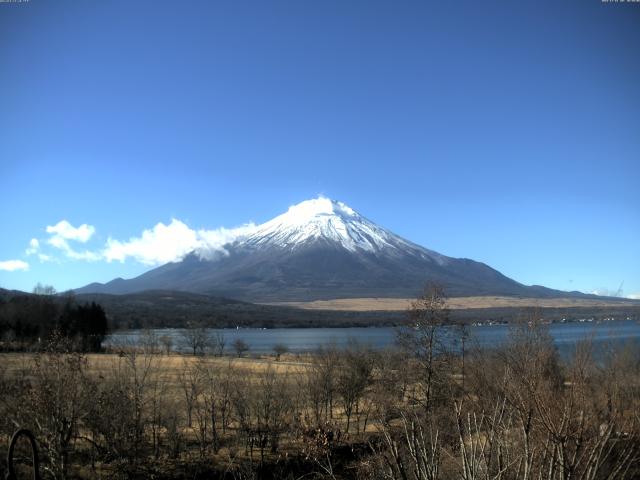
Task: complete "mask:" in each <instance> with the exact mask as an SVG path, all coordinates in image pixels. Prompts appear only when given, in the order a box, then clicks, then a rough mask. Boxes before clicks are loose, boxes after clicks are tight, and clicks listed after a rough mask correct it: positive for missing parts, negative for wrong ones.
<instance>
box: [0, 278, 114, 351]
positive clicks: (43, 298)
mask: <svg viewBox="0 0 640 480" xmlns="http://www.w3.org/2000/svg"><path fill="white" fill-rule="evenodd" d="M108 331H109V325H108V321H107V316H106V314H105V311H104V309H103V308H102V306H100V305H99V304H97V303H95V302H90V303H89V302H86V303H78V302H77V301H76V299H75V297H74V296H73V295H72V294H65V295H63V296H57V295H56V292H55V290H54V289H53V287H49V286H42V285H40V284H38V285H37V286H36V287H35V288H34V293H33V294H32V295H28V294H25V295H14V296H11V297H10V298H5V299H2V298H0V349H2V350H28V349H38V348H43V346H44V345H45V344H46V343H47V342H48V341H49V340H50V338H51V337H52V336H53V335H60V336H62V337H65V338H68V339H70V340H71V341H72V343H73V348H74V349H76V350H79V351H84V352H95V351H99V350H100V349H101V345H102V341H103V340H104V338H105V337H106V335H107V333H108Z"/></svg>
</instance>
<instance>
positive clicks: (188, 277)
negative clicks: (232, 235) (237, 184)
mask: <svg viewBox="0 0 640 480" xmlns="http://www.w3.org/2000/svg"><path fill="white" fill-rule="evenodd" d="M427 282H435V283H439V284H441V285H442V286H443V287H444V288H445V290H446V292H447V294H448V295H449V296H475V295H505V296H521V297H531V296H533V297H540V298H548V297H561V296H578V297H584V296H587V295H586V294H583V293H580V292H577V293H576V292H563V291H559V290H553V289H549V288H546V287H542V286H526V285H523V284H521V283H519V282H517V281H515V280H513V279H510V278H508V277H506V276H505V275H503V274H502V273H500V272H499V271H497V270H495V269H493V268H491V267H490V266H488V265H486V264H484V263H481V262H477V261H475V260H472V259H468V258H453V257H448V256H446V255H442V254H440V253H438V252H435V251H432V250H429V249H427V248H425V247H422V246H420V245H417V244H415V243H413V242H411V241H409V240H406V239H404V238H402V237H400V236H398V235H396V234H394V233H392V232H391V231H389V230H387V229H385V228H383V227H381V226H379V225H377V224H375V223H374V222H372V221H370V220H368V219H367V218H365V217H364V216H362V215H360V214H359V213H357V212H356V211H355V210H353V209H352V208H351V207H349V206H347V205H346V204H344V203H342V202H337V201H334V200H330V199H327V198H323V197H320V198H317V199H314V200H307V201H304V202H301V203H299V204H297V205H293V206H291V207H290V208H289V209H288V210H287V212H285V213H283V214H282V215H279V216H277V217H275V218H273V219H271V220H269V221H267V222H265V223H262V224H260V225H258V226H256V227H255V228H253V229H252V230H251V231H250V232H248V233H246V234H245V235H243V236H242V237H239V238H237V239H236V240H235V241H233V242H231V243H228V244H227V245H225V246H224V247H223V254H222V255H220V254H217V255H215V258H213V259H211V258H207V257H205V256H203V255H201V254H199V253H198V252H191V253H190V254H188V255H187V256H185V257H184V258H183V259H182V260H180V261H179V262H174V263H167V264H164V265H162V266H159V267H157V268H154V269H152V270H150V271H148V272H146V273H143V274H142V275H139V276H138V277H135V278H132V279H129V280H124V279H121V278H117V279H114V280H112V281H111V282H107V283H105V284H100V283H92V284H89V285H86V286H85V287H82V288H79V289H77V290H76V292H77V293H111V294H125V293H135V292H139V291H144V290H158V289H161V290H178V291H187V292H193V293H201V294H207V295H217V296H223V297H229V298H237V299H240V300H244V301H250V302H277V301H313V300H328V299H334V298H335V299H337V298H351V297H353V298H358V297H386V298H402V297H415V296H416V295H418V294H419V293H420V291H421V289H422V288H423V286H424V284H425V283H427Z"/></svg>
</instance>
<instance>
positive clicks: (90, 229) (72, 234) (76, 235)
mask: <svg viewBox="0 0 640 480" xmlns="http://www.w3.org/2000/svg"><path fill="white" fill-rule="evenodd" d="M95 231H96V229H95V227H94V226H93V225H87V224H86V223H83V224H82V225H80V226H79V227H77V228H76V227H74V226H73V225H71V224H70V223H69V222H67V221H66V220H60V221H59V222H58V223H57V224H55V225H49V226H48V227H47V233H52V234H53V236H52V238H51V240H53V239H57V238H60V239H64V240H75V241H77V242H81V243H87V241H88V240H89V239H90V238H91V236H92V235H93V234H94V233H95ZM51 240H50V241H49V243H51ZM51 244H52V245H54V244H53V243H51ZM54 246H55V245H54Z"/></svg>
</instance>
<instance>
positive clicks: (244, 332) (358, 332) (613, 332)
mask: <svg viewBox="0 0 640 480" xmlns="http://www.w3.org/2000/svg"><path fill="white" fill-rule="evenodd" d="M509 328H510V327H509V325H485V326H470V327H469V329H468V331H469V334H470V335H469V340H468V341H467V344H468V345H478V346H481V347H491V346H498V345H500V344H501V343H502V342H504V341H505V340H506V339H507V338H508V333H509ZM208 330H209V331H210V333H211V334H216V333H218V332H219V333H222V334H223V335H224V338H225V340H226V344H227V347H226V351H228V352H231V351H232V350H231V344H232V342H233V341H234V340H236V339H238V338H240V339H242V340H244V341H245V342H246V343H247V344H248V345H249V347H250V351H249V353H250V354H251V353H255V354H264V353H270V352H272V350H273V346H274V345H276V344H284V345H286V346H287V347H288V348H289V351H290V352H308V351H313V350H315V349H317V348H318V347H319V346H322V345H327V344H334V345H336V346H338V347H344V346H346V345H348V344H349V342H351V341H357V342H358V343H360V344H364V345H370V346H372V347H373V348H377V349H382V348H385V347H389V346H392V345H393V344H394V343H395V340H396V330H397V329H395V328H393V327H370V328H363V327H357V328H277V329H254V328H243V329H214V328H212V329H208ZM182 332H183V330H182V329H177V328H168V329H156V330H154V333H155V334H156V335H158V336H162V335H168V336H170V337H172V338H173V345H174V350H178V351H188V348H187V347H186V345H185V344H184V341H183V338H182ZM446 332H447V335H448V340H447V341H448V342H449V344H450V346H451V347H452V348H456V345H457V340H456V339H457V338H459V334H458V333H457V332H456V330H455V329H454V327H447V328H446ZM549 332H550V334H551V336H552V337H553V340H554V342H555V344H556V346H557V347H558V350H559V352H560V354H561V355H562V356H568V355H570V354H571V352H572V351H573V349H574V347H575V345H576V344H577V343H578V342H579V341H581V340H585V339H589V338H590V339H591V340H592V341H593V344H594V349H595V350H596V351H603V350H604V349H605V348H607V347H608V346H612V347H620V346H624V345H625V344H626V343H628V342H634V343H635V344H636V345H640V323H638V322H637V321H634V320H611V321H602V322H595V321H594V322H589V321H585V322H570V323H554V324H551V325H549ZM141 334H142V331H141V330H126V331H119V332H114V333H112V334H111V335H110V336H109V337H108V338H107V340H106V342H105V345H119V344H130V343H134V344H135V343H137V342H138V340H139V338H140V335H141Z"/></svg>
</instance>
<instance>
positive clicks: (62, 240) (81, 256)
mask: <svg viewBox="0 0 640 480" xmlns="http://www.w3.org/2000/svg"><path fill="white" fill-rule="evenodd" d="M95 231H96V229H95V227H94V226H93V225H87V224H86V223H83V224H82V225H80V226H79V227H74V226H73V225H71V224H70V223H69V222H68V221H66V220H60V221H59V222H58V223H57V224H55V225H49V226H47V233H50V234H51V237H50V238H49V239H48V240H47V243H48V244H49V245H51V246H52V247H55V248H57V249H59V250H62V251H63V252H64V253H65V255H66V256H67V257H69V258H71V259H73V260H87V261H90V262H93V261H96V260H100V259H101V258H102V257H101V255H100V254H99V253H96V252H91V251H89V250H85V251H84V252H78V251H76V250H75V249H73V248H72V247H71V245H69V240H72V241H75V242H80V243H86V242H88V241H89V239H90V238H91V237H92V236H93V234H94V233H95ZM33 240H35V241H36V242H38V241H37V240H36V239H35V238H34V239H32V240H31V242H33ZM34 253H35V252H34ZM40 260H41V261H48V260H51V257H50V256H49V255H41V256H40Z"/></svg>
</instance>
